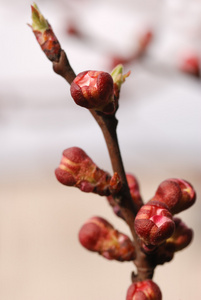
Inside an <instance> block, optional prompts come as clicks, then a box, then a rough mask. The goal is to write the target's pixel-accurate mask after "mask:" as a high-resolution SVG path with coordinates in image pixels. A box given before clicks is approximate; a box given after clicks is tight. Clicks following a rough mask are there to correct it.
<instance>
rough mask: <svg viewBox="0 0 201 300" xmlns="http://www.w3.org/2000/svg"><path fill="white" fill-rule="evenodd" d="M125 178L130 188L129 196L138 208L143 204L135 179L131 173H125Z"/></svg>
mask: <svg viewBox="0 0 201 300" xmlns="http://www.w3.org/2000/svg"><path fill="white" fill-rule="evenodd" d="M126 179H127V182H128V187H129V189H130V194H131V198H132V199H133V202H134V204H135V206H136V207H137V208H138V210H139V209H140V208H141V206H142V205H143V201H142V198H141V195H140V189H139V184H138V182H137V179H136V178H135V176H133V175H132V174H126Z"/></svg>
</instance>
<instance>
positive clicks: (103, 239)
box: [79, 217, 135, 261]
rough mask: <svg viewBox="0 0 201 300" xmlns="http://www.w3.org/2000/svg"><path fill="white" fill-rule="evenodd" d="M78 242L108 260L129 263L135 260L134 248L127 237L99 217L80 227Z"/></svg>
mask: <svg viewBox="0 0 201 300" xmlns="http://www.w3.org/2000/svg"><path fill="white" fill-rule="evenodd" d="M79 241H80V243H81V244H82V246H83V247H85V248H86V249H88V250H90V251H94V252H97V253H99V254H100V255H102V256H103V257H105V258H107V259H109V260H112V259H115V260H118V261H130V260H134V258H135V248H134V246H133V243H132V242H131V240H130V239H129V237H128V236H127V235H125V234H123V233H121V232H119V231H117V230H115V229H114V228H113V226H112V225H111V224H110V223H109V222H107V221H106V220H105V219H103V218H100V217H93V218H91V219H89V220H88V221H87V222H86V223H85V224H84V225H83V226H82V228H81V229H80V232H79Z"/></svg>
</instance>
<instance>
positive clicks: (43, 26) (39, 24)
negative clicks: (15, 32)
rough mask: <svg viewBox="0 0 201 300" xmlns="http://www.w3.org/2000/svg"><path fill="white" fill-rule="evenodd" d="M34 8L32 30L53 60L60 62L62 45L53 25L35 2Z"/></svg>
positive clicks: (49, 57) (42, 47) (32, 7)
mask: <svg viewBox="0 0 201 300" xmlns="http://www.w3.org/2000/svg"><path fill="white" fill-rule="evenodd" d="M31 10H32V25H29V26H30V27H31V28H32V31H33V33H34V35H35V37H36V39H37V41H38V43H39V45H40V47H41V49H42V50H43V52H44V53H45V55H46V56H47V58H48V59H49V60H51V61H52V62H58V61H59V58H60V54H61V46H60V44H59V41H58V39H57V37H56V36H55V34H54V32H53V30H52V27H51V26H50V24H49V23H48V21H47V20H46V19H45V18H44V16H43V15H42V14H41V12H40V11H39V8H38V6H37V5H36V4H35V3H34V4H33V5H32V6H31Z"/></svg>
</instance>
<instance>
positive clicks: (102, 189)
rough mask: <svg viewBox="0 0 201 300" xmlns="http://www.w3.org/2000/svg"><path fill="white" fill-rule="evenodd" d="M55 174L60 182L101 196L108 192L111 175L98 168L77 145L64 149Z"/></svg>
mask: <svg viewBox="0 0 201 300" xmlns="http://www.w3.org/2000/svg"><path fill="white" fill-rule="evenodd" d="M55 175H56V177H57V179H58V181H59V182H61V183H62V184H64V185H67V186H75V187H77V188H79V189H80V190H81V191H83V192H92V193H96V194H99V195H101V196H108V195H109V194H110V179H111V176H110V175H109V174H108V173H107V172H105V171H103V170H101V169H99V168H98V167H97V166H96V164H95V163H94V162H93V161H92V160H91V158H90V157H89V156H88V155H87V154H86V153H85V152H84V151H83V150H82V149H80V148H78V147H72V148H68V149H66V150H64V152H63V156H62V159H61V163H60V165H59V167H58V168H57V169H56V170H55Z"/></svg>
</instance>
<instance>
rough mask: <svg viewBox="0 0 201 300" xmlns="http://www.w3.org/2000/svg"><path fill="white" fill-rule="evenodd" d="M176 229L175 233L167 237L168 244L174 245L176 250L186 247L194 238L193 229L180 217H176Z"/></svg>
mask: <svg viewBox="0 0 201 300" xmlns="http://www.w3.org/2000/svg"><path fill="white" fill-rule="evenodd" d="M174 222H175V231H174V234H173V235H172V236H171V237H170V238H169V239H167V244H169V245H170V244H172V245H174V248H175V251H180V250H182V249H184V248H186V247H187V246H188V245H189V244H190V242H191V241H192V238H193V230H192V229H190V228H188V227H187V226H186V225H185V224H184V222H182V220H181V219H179V218H174Z"/></svg>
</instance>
